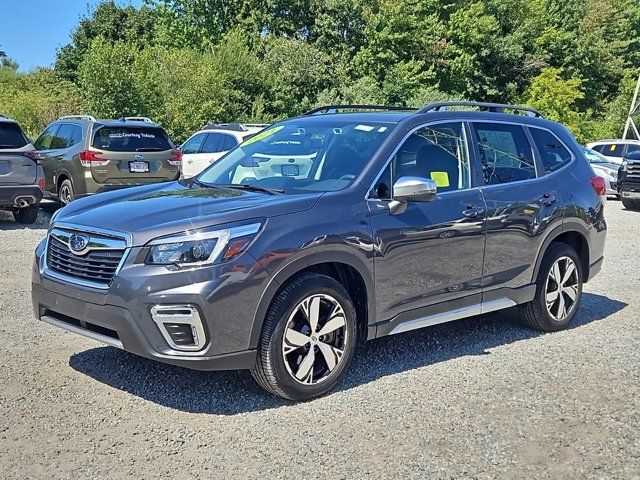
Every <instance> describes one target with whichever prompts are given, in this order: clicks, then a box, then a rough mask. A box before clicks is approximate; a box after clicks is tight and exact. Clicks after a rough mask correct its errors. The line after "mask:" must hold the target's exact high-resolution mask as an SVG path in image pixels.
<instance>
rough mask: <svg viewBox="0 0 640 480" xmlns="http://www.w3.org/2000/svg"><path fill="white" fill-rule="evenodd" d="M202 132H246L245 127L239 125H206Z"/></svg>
mask: <svg viewBox="0 0 640 480" xmlns="http://www.w3.org/2000/svg"><path fill="white" fill-rule="evenodd" d="M202 130H231V131H233V132H246V131H248V128H247V126H245V125H243V124H241V123H207V124H206V125H205V126H204V127H202Z"/></svg>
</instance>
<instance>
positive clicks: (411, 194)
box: [393, 177, 438, 202]
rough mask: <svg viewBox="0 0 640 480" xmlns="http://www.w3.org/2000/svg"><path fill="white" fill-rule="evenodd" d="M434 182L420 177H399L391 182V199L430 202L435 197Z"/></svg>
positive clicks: (436, 189) (435, 188)
mask: <svg viewBox="0 0 640 480" xmlns="http://www.w3.org/2000/svg"><path fill="white" fill-rule="evenodd" d="M437 192H438V188H437V187H436V182H434V181H433V180H431V179H429V178H422V177H400V178H399V179H398V180H397V181H396V183H394V184H393V199H394V200H395V201H397V202H430V201H431V200H433V199H434V198H435V197H436V193H437Z"/></svg>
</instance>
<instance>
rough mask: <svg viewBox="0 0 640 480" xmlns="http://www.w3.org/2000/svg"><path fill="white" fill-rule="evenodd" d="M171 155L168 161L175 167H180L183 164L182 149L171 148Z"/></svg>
mask: <svg viewBox="0 0 640 480" xmlns="http://www.w3.org/2000/svg"><path fill="white" fill-rule="evenodd" d="M171 155H172V157H171V158H169V159H168V160H167V161H168V162H169V163H170V164H171V165H173V166H175V167H179V166H181V165H182V150H171Z"/></svg>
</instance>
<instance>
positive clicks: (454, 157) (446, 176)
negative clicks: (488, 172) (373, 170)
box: [370, 122, 471, 199]
mask: <svg viewBox="0 0 640 480" xmlns="http://www.w3.org/2000/svg"><path fill="white" fill-rule="evenodd" d="M469 168H470V167H469V154H468V150H467V144H466V141H465V136H464V129H463V127H462V124H461V123H458V122H456V123H446V124H438V125H430V126H426V127H423V128H421V129H419V130H416V131H415V132H414V133H413V134H411V136H410V137H409V138H407V139H406V140H405V141H404V143H403V144H402V145H401V146H400V148H399V149H398V151H397V152H396V154H395V155H394V157H393V159H392V160H391V162H390V163H389V165H388V166H387V167H386V168H385V170H384V172H383V173H382V175H381V176H380V178H379V179H378V180H377V182H376V184H375V185H374V187H373V191H372V192H371V193H370V196H371V198H379V199H389V198H391V193H392V185H393V183H394V182H395V181H396V180H398V179H399V178H401V177H421V178H427V179H431V180H433V181H434V182H435V183H436V186H437V187H438V191H439V192H450V191H455V190H461V189H465V188H469V186H470V178H471V175H470V169H469Z"/></svg>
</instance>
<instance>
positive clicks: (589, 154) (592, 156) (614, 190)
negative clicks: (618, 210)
mask: <svg viewBox="0 0 640 480" xmlns="http://www.w3.org/2000/svg"><path fill="white" fill-rule="evenodd" d="M582 151H583V152H584V156H585V157H586V159H587V160H588V161H589V163H590V164H591V168H593V171H594V172H595V173H596V175H598V176H599V177H600V178H602V179H603V180H604V183H605V185H606V187H607V195H609V196H615V197H619V196H620V195H619V194H618V169H619V168H620V165H618V164H616V163H612V162H610V161H609V160H607V158H606V157H605V156H604V155H602V154H600V153H598V152H596V151H595V150H593V149H591V148H583V149H582Z"/></svg>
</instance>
